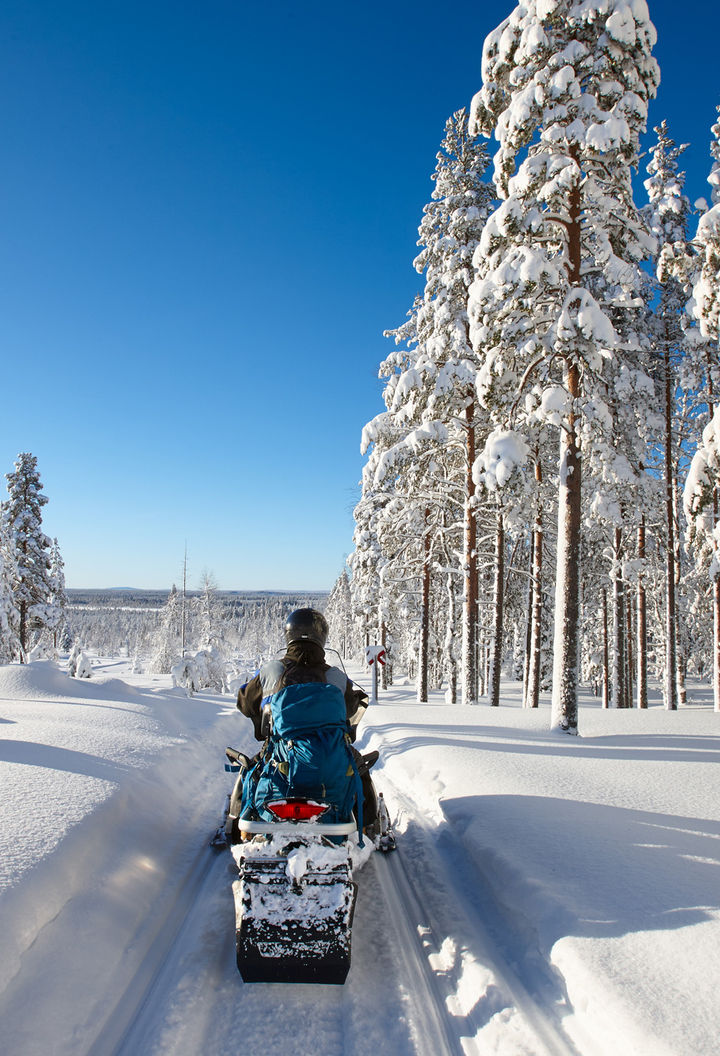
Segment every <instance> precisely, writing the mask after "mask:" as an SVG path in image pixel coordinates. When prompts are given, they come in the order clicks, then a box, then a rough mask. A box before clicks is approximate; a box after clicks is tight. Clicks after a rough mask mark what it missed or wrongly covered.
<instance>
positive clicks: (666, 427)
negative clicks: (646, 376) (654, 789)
mask: <svg viewBox="0 0 720 1056" xmlns="http://www.w3.org/2000/svg"><path fill="white" fill-rule="evenodd" d="M655 133H656V134H657V137H658V138H657V143H656V144H655V146H654V147H652V148H651V150H650V154H651V161H650V164H649V165H648V173H649V176H648V179H647V180H646V181H645V188H646V189H647V192H648V198H649V204H648V205H647V206H646V207H645V209H644V213H645V216H646V218H647V220H648V223H649V225H650V228H651V230H652V232H653V234H654V235H655V237H656V239H657V243H658V256H657V272H658V282H659V290H658V291H657V293H656V296H655V297H654V303H653V309H652V314H651V329H650V333H651V339H652V345H653V351H654V356H655V358H656V375H657V379H658V382H659V384H660V386H661V391H662V396H663V400H662V403H663V430H662V439H661V442H660V450H661V455H662V463H661V465H660V466H659V467H658V469H659V472H660V473H661V477H662V480H663V487H664V503H665V510H664V527H665V536H664V539H663V541H662V542H663V549H664V553H665V627H664V632H665V633H664V637H665V660H664V679H663V686H664V698H665V706H666V708H668V709H669V710H675V709H676V708H677V701H678V692H679V688H680V686H681V685H682V669H683V668H684V664H683V663H681V661H680V658H679V656H678V640H679V639H680V640H681V641H683V640H684V636H683V635H682V634H681V633H680V631H679V627H678V598H677V591H676V587H677V584H678V582H679V579H680V566H679V560H680V552H679V551H680V542H681V540H680V533H679V532H678V531H677V528H676V526H677V525H678V523H679V520H680V510H679V509H678V501H677V497H678V483H679V482H680V481H681V479H682V478H683V476H684V474H685V473H686V472H687V458H686V455H685V451H686V448H687V443H688V440H689V439H691V438H690V436H689V435H688V427H692V416H691V414H692V405H690V407H689V405H688V395H689V394H688V393H687V392H684V391H683V380H684V377H685V373H686V372H685V369H684V368H685V364H686V363H687V361H688V360H689V358H690V357H691V355H692V344H691V338H692V332H691V331H690V332H689V331H688V329H687V326H686V325H685V304H686V300H687V298H686V295H685V292H684V289H683V286H682V283H681V282H680V280H679V279H678V277H677V276H676V275H675V274H674V273H673V270H672V268H670V267H668V263H669V260H670V259H671V255H672V254H673V253H675V252H676V251H677V248H678V247H679V248H680V249H681V250H682V252H687V237H688V223H689V218H690V213H691V207H690V202H689V200H688V198H687V196H686V195H685V194H684V193H683V186H684V182H685V174H684V173H683V172H680V171H678V159H679V158H680V157H681V155H682V153H683V151H684V150H685V149H686V145H682V146H679V147H678V146H675V143H674V142H673V140H672V139H671V138H670V136H669V134H668V128H667V122H665V121H663V122H662V123H661V124H660V125H658V126H657V128H656V129H655ZM666 250H669V251H670V254H671V255H670V256H669V257H666ZM688 409H689V410H690V412H691V413H690V414H688V413H687V412H688ZM683 651H684V650H683ZM641 706H643V705H642V704H641Z"/></svg>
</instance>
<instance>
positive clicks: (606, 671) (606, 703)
mask: <svg viewBox="0 0 720 1056" xmlns="http://www.w3.org/2000/svg"><path fill="white" fill-rule="evenodd" d="M602 623H603V627H602V639H603V683H602V706H603V707H604V708H609V707H610V647H609V643H608V603H607V591H606V590H603V592H602Z"/></svg>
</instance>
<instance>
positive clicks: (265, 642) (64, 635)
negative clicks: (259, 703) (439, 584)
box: [0, 452, 327, 693]
mask: <svg viewBox="0 0 720 1056" xmlns="http://www.w3.org/2000/svg"><path fill="white" fill-rule="evenodd" d="M6 480H7V488H8V498H7V500H6V501H5V502H3V503H2V504H0V663H9V662H13V661H20V662H21V663H25V662H27V661H29V660H35V659H44V658H57V657H58V656H59V655H60V654H66V655H67V657H68V669H69V672H70V673H71V674H72V675H74V676H75V677H78V678H90V677H92V674H93V663H92V660H91V658H90V654H91V653H95V654H98V655H100V656H118V657H121V656H125V657H128V658H129V659H131V660H132V661H133V667H134V669H135V671H136V672H146V673H148V674H172V676H173V680H174V682H175V684H177V685H179V686H183V687H185V688H186V689H188V690H189V691H190V692H194V691H196V690H199V689H213V690H216V691H217V692H219V693H223V692H228V691H229V690H230V689H231V688H232V687H233V684H234V683H235V682H237V681H238V680H239V681H240V682H244V681H245V680H246V679H247V678H248V677H250V676H252V674H254V672H255V670H256V668H257V666H258V664H259V663H260V662H261V661H262V660H263V659H266V658H267V657H269V656H271V655H272V654H273V653H275V652H277V650H279V649H280V648H281V647H282V645H283V625H284V622H285V618H286V616H287V614H288V613H289V612H291V611H292V610H293V609H296V608H300V607H301V606H305V605H310V606H315V607H319V608H322V607H323V606H324V603H325V601H326V599H327V592H319V593H314V592H309V593H303V594H298V593H289V592H285V593H272V592H261V591H246V592H242V591H233V592H228V591H220V590H219V589H218V587H217V585H216V583H215V579H214V577H213V575H212V573H211V572H208V571H204V572H203V573H202V575H201V583H200V587H199V589H195V590H192V589H187V587H186V585H185V584H183V585H182V586H181V588H180V589H178V588H177V587H176V586H175V585H173V586H172V589H170V590H169V591H168V590H165V591H150V590H70V589H67V588H66V585H65V571H64V562H63V559H62V556H61V553H60V547H59V545H58V541H57V539H54V540H51V539H50V538H49V537H48V536H47V535H46V534H45V533H44V531H43V509H44V507H45V506H46V505H47V503H48V497H47V496H46V495H45V494H43V491H44V489H43V485H42V481H41V478H40V473H39V470H38V464H37V458H36V457H35V456H34V455H31V454H30V453H28V452H25V453H23V454H20V455H18V457H17V460H16V462H15V467H14V470H13V471H12V472H11V473H8V474H6ZM186 567H187V559H186V562H185V566H184V572H185V571H186Z"/></svg>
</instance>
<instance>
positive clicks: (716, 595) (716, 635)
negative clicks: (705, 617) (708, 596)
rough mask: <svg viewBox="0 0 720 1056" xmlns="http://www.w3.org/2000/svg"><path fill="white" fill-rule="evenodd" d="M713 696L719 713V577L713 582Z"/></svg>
mask: <svg viewBox="0 0 720 1056" xmlns="http://www.w3.org/2000/svg"><path fill="white" fill-rule="evenodd" d="M713 696H714V699H715V711H720V576H716V577H715V579H714V580H713Z"/></svg>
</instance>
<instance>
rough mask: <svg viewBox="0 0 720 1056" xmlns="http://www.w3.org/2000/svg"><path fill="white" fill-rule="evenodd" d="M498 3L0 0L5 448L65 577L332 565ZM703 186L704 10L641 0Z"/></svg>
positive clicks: (244, 576) (707, 93)
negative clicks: (450, 122)
mask: <svg viewBox="0 0 720 1056" xmlns="http://www.w3.org/2000/svg"><path fill="white" fill-rule="evenodd" d="M512 7H513V4H512V3H511V2H499V0H485V2H482V3H481V2H479V0H476V2H474V3H469V2H463V0H460V2H453V0H448V2H447V3H445V4H443V5H438V4H437V3H427V2H424V0H419V2H409V0H383V2H375V0H365V2H364V3H362V4H359V3H338V2H337V0H334V2H329V0H328V2H326V0H317V2H315V0H308V2H307V3H298V2H297V0H293V2H286V0H275V2H274V3H267V4H264V3H248V2H244V0H206V2H204V3H202V4H200V3H188V2H187V0H174V2H169V0H143V2H138V0H122V2H119V0H103V2H101V3H98V2H97V0H93V2H92V3H91V2H78V0H65V2H63V3H58V2H57V0H52V2H50V0H32V2H27V0H5V2H4V3H3V5H2V8H1V9H0V98H1V99H2V137H1V139H0V151H1V153H2V163H1V164H0V230H1V232H2V233H1V236H0V342H1V347H2V357H3V368H2V375H1V377H2V393H3V396H2V414H1V415H0V472H2V473H5V472H8V471H9V470H10V469H11V468H12V465H13V462H14V460H15V457H16V456H17V454H18V453H19V452H20V451H31V452H32V453H33V454H34V455H36V456H37V458H38V464H39V469H40V473H41V477H42V481H43V484H44V488H45V493H46V494H47V496H48V499H49V503H48V505H47V506H46V507H45V514H44V528H45V530H46V532H47V533H48V534H49V535H51V536H57V538H58V539H59V541H60V546H61V550H62V552H63V555H64V558H65V564H66V575H67V581H68V585H70V586H73V587H94V586H137V587H169V586H170V585H171V584H172V583H173V582H178V581H179V578H180V575H181V567H182V560H183V552H184V548H185V544H186V542H187V547H188V559H189V575H190V583H191V585H195V584H196V583H197V581H198V580H199V576H200V574H201V572H202V570H203V569H208V570H210V571H212V572H214V574H215V577H216V579H217V581H218V583H219V585H220V586H221V587H222V588H225V589H268V590H271V589H281V588H293V589H294V588H308V589H309V588H313V589H324V588H329V587H331V586H332V584H333V582H334V580H335V579H336V577H337V575H338V574H339V572H340V570H341V568H342V565H343V560H344V557H345V555H346V554H347V553H348V552H349V551H350V550H351V549H352V530H353V521H352V508H353V506H354V504H355V502H356V501H357V498H358V496H359V488H358V481H359V479H360V474H361V470H362V458H361V456H360V451H359V442H360V432H361V429H362V427H363V425H364V424H365V422H366V421H367V420H368V419H369V418H371V417H373V416H374V415H375V414H376V413H378V411H379V410H381V409H382V404H381V397H380V393H381V385H380V382H379V381H378V380H377V367H378V364H379V362H380V360H381V359H382V358H383V357H384V356H385V355H386V354H387V352H388V351H389V348H390V345H389V343H388V342H387V341H386V340H385V339H384V338H383V337H382V331H383V330H384V329H386V328H389V327H393V326H396V325H398V324H400V323H401V322H402V321H403V320H404V318H405V315H406V312H407V310H408V309H409V307H410V305H411V303H412V299H413V296H414V294H415V292H416V291H417V290H419V289H420V285H421V284H420V278H419V277H418V276H417V275H416V274H415V272H414V271H413V269H412V266H411V265H412V259H413V257H414V255H415V252H416V245H415V242H416V238H417V225H418V223H419V220H420V216H421V211H422V207H423V205H424V204H425V202H426V201H427V200H428V198H429V196H430V193H431V190H432V184H431V182H430V174H431V173H432V171H433V169H434V165H435V153H436V151H437V148H438V145H439V142H440V139H441V138H442V132H443V125H444V122H445V118H446V117H447V116H449V114H450V113H452V111H453V110H456V109H458V108H459V107H461V106H468V105H469V103H470V99H471V97H472V95H473V94H474V92H475V91H477V89H478V88H479V87H480V59H481V52H482V44H483V40H484V38H485V36H486V34H487V33H488V32H489V31H490V30H492V29H493V28H494V27H495V26H496V25H497V24H498V23H499V22H500V21H501V20H502V19H503V18H504V17H505V16H506V15H507V14H508V13H509V12H510V11H511V10H512ZM650 13H651V16H652V18H653V21H654V22H655V25H656V27H657V29H658V35H659V42H658V47H657V49H656V52H655V55H656V57H657V58H658V61H659V62H660V66H661V70H662V78H663V83H662V85H661V88H660V94H659V97H658V100H657V101H656V102H655V103H654V104H653V107H652V110H651V118H650V124H651V125H654V124H657V123H659V121H660V120H661V119H662V118H663V117H667V118H668V121H669V122H670V131H671V135H672V136H673V137H674V138H675V139H676V140H677V141H682V142H685V141H689V142H690V143H691V147H690V149H689V151H688V152H687V154H686V168H687V171H688V183H687V190H688V193H689V194H690V196H691V198H692V199H695V198H697V197H699V196H700V195H706V194H707V193H708V187H707V184H706V183H705V178H706V176H707V172H708V171H709V167H710V158H709V154H708V146H709V139H710V126H711V124H712V123H713V121H714V119H715V105H716V104H717V103H720V82H719V81H718V77H717V69H718V65H717V63H718V58H717V53H718V41H719V40H720V8H719V6H718V4H717V0H688V3H685V4H677V3H676V2H671V0H656V2H654V3H653V2H651V3H650Z"/></svg>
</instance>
